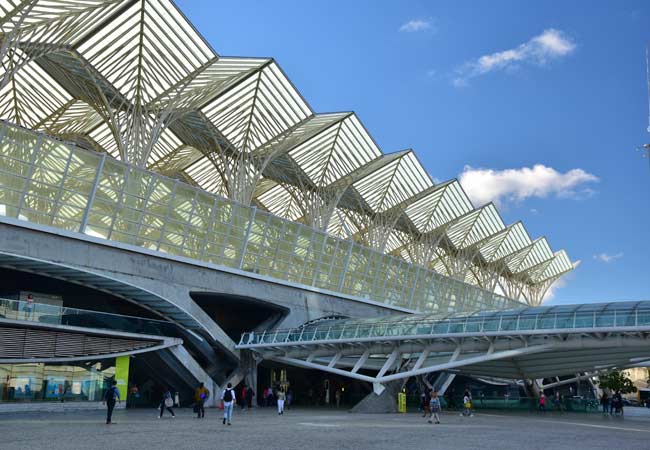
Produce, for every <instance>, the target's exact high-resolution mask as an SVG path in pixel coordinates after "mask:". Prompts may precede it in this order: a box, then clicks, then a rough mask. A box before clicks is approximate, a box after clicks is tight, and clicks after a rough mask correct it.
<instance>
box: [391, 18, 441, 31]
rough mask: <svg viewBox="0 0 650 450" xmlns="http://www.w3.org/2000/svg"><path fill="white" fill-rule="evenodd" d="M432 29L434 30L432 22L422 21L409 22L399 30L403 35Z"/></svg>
mask: <svg viewBox="0 0 650 450" xmlns="http://www.w3.org/2000/svg"><path fill="white" fill-rule="evenodd" d="M431 29H433V25H432V23H431V21H430V20H422V19H413V20H409V21H408V22H406V23H405V24H403V25H402V26H401V27H399V30H400V31H401V32H403V33H415V32H418V31H427V30H431Z"/></svg>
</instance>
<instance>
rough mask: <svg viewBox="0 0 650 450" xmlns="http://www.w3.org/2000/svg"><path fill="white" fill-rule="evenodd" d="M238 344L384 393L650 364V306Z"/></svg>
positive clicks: (429, 319)
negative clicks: (406, 385) (419, 383)
mask: <svg viewBox="0 0 650 450" xmlns="http://www.w3.org/2000/svg"><path fill="white" fill-rule="evenodd" d="M237 348H239V349H249V350H252V351H254V352H256V353H258V354H259V355H260V356H261V357H262V358H264V359H268V360H272V361H277V362H280V363H284V364H288V365H293V366H297V367H303V368H308V369H319V370H323V371H325V372H331V373H335V374H338V375H342V376H346V377H350V378H354V379H358V380H362V381H367V382H371V383H374V386H375V392H377V393H379V392H381V391H382V390H383V389H384V387H383V385H384V384H386V383H390V382H391V381H394V380H399V379H404V378H408V377H411V376H415V375H422V374H426V373H430V372H438V371H443V370H444V371H449V372H453V373H464V374H469V375H476V376H490V377H499V378H508V379H538V378H548V377H553V376H559V375H573V374H576V373H582V372H593V371H595V370H601V369H607V368H613V367H618V368H623V367H629V366H633V365H637V364H639V363H643V362H645V361H648V362H650V301H644V302H619V303H592V304H581V305H561V306H546V307H535V308H519V309H512V310H504V311H483V312H476V313H474V314H458V315H451V316H447V317H440V316H435V315H424V314H414V315H395V316H391V317H384V318H377V319H340V320H329V321H322V322H318V323H315V324H313V325H307V326H304V327H297V328H292V329H277V330H269V331H264V332H261V333H260V332H251V333H244V334H243V335H242V337H241V340H240V342H239V345H238V346H237Z"/></svg>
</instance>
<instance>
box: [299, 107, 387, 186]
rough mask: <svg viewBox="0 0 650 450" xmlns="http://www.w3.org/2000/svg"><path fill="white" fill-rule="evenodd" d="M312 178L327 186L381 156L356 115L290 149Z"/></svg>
mask: <svg viewBox="0 0 650 450" xmlns="http://www.w3.org/2000/svg"><path fill="white" fill-rule="evenodd" d="M289 155H290V156H291V157H292V158H293V159H294V160H295V161H296V162H297V163H298V165H299V166H300V167H301V168H302V169H303V171H304V172H305V173H306V174H307V175H308V176H309V178H310V180H311V181H312V182H313V183H314V184H315V185H317V186H321V187H323V186H326V185H329V184H330V183H333V182H334V181H336V180H339V179H340V178H342V177H344V176H345V175H348V174H349V173H351V172H353V171H354V170H356V169H357V168H359V167H361V166H363V165H364V164H367V163H368V162H370V161H372V160H373V159H375V158H377V157H378V156H380V155H381V151H380V150H379V148H378V147H377V145H376V144H375V142H374V141H373V139H372V137H371V136H370V135H369V134H368V132H367V131H366V129H365V128H364V127H363V125H362V124H361V122H360V121H359V119H358V118H357V117H356V115H354V114H349V115H347V116H346V117H345V118H344V120H342V121H339V122H337V123H336V124H335V125H333V126H331V127H329V128H327V129H325V130H323V131H321V132H320V133H319V134H318V135H316V136H314V137H312V138H311V139H310V140H309V141H307V142H304V143H303V144H301V145H299V146H298V147H296V148H294V149H293V150H291V151H290V152H289Z"/></svg>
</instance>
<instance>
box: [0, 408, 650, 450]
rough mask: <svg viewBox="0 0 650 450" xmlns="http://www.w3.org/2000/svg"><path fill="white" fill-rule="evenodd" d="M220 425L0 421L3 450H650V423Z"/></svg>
mask: <svg viewBox="0 0 650 450" xmlns="http://www.w3.org/2000/svg"><path fill="white" fill-rule="evenodd" d="M220 419H221V415H220V412H219V411H218V410H216V409H210V410H208V411H207V412H206V418H205V419H203V420H197V419H195V418H194V417H193V414H192V412H191V411H189V410H178V411H177V418H175V419H172V418H171V417H170V416H169V415H166V416H165V417H163V419H157V410H154V409H146V410H142V409H141V410H127V411H117V412H116V413H115V418H114V420H115V422H116V423H115V424H113V425H106V424H104V423H103V420H104V416H103V414H101V413H100V412H98V411H85V412H81V411H80V412H76V413H72V412H67V413H58V414H47V413H25V414H1V415H0V450H25V449H30V450H40V449H43V450H77V449H84V450H87V449H120V450H128V449H155V450H167V449H169V450H172V449H173V450H182V449H193V450H203V449H206V450H207V449H210V450H214V449H227V450H240V449H241V450H244V449H246V450H249V449H264V450H276V449H278V450H279V449H282V450H294V449H295V450H316V449H326V450H329V449H332V450H340V449H373V450H393V449H399V450H410V449H441V450H452V449H480V450H492V449H494V450H510V449H512V450H521V449H532V450H536V449H540V450H541V449H543V450H555V449H559V450H562V449H576V450H579V449H588V450H600V449H603V450H612V449H617V450H618V449H636V450H642V449H649V450H650V419H648V418H647V417H631V418H627V417H626V418H621V417H603V416H600V415H597V416H594V415H589V416H585V415H579V414H563V415H555V414H547V415H545V416H538V415H534V414H533V415H530V414H514V413H498V412H494V413H492V412H486V413H477V414H476V415H475V416H474V417H459V415H458V414H457V413H451V412H445V413H443V414H442V418H441V419H442V424H440V425H430V424H428V423H426V421H425V420H424V419H422V418H421V417H420V415H417V414H349V413H347V412H343V411H335V410H301V409H297V410H291V411H287V412H286V413H285V414H284V415H283V416H278V415H277V413H275V412H274V411H273V410H272V409H271V408H268V409H265V408H260V409H257V410H254V411H252V412H241V411H236V412H235V415H234V418H233V424H232V426H230V427H229V426H224V425H222V423H221V420H220Z"/></svg>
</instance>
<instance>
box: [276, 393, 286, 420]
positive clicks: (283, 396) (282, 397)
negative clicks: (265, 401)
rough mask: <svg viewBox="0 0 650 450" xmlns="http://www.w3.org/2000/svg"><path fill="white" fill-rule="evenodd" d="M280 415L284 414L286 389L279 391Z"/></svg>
mask: <svg viewBox="0 0 650 450" xmlns="http://www.w3.org/2000/svg"><path fill="white" fill-rule="evenodd" d="M277 398H278V415H279V416H281V415H282V414H284V399H285V398H286V395H285V394H284V391H283V390H282V389H280V390H279V391H278V395H277Z"/></svg>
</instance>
